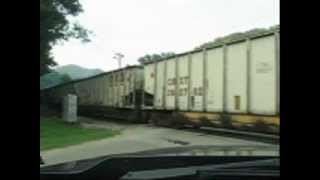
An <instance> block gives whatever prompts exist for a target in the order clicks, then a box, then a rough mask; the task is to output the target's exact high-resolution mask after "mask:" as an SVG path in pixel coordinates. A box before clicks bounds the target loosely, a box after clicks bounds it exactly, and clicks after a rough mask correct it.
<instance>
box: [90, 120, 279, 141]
mask: <svg viewBox="0 0 320 180" xmlns="http://www.w3.org/2000/svg"><path fill="white" fill-rule="evenodd" d="M94 117H100V118H103V119H113V120H123V121H126V118H124V117H123V116H117V115H106V114H104V115H100V114H99V115H98V114H96V115H95V116H94ZM155 126H161V125H155ZM164 127H168V126H164ZM168 128H173V127H170V126H169V127H168ZM179 129H181V130H186V131H191V132H198V133H199V132H200V133H205V134H212V135H219V136H226V137H232V138H238V139H245V140H250V141H257V142H263V143H268V144H276V145H277V144H279V142H280V136H279V135H274V134H265V133H257V132H250V131H243V130H234V129H226V128H215V127H206V126H202V127H200V128H194V127H192V126H188V125H186V126H184V127H182V128H179Z"/></svg>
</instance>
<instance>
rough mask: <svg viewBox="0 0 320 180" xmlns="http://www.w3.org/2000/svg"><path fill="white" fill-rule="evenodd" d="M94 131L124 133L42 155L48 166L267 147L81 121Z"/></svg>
mask: <svg viewBox="0 0 320 180" xmlns="http://www.w3.org/2000/svg"><path fill="white" fill-rule="evenodd" d="M81 121H82V124H83V126H86V127H90V128H111V129H119V130H121V131H122V133H121V134H120V135H118V136H115V137H113V138H109V139H103V140H98V141H91V142H87V143H82V144H79V145H74V146H69V147H66V148H61V149H53V150H49V151H44V152H41V155H42V156H43V159H44V161H45V162H46V164H56V163H61V162H67V161H72V160H79V159H87V158H93V157H97V156H103V155H110V154H119V153H131V152H138V151H143V150H152V149H159V148H165V147H177V146H191V145H267V144H264V143H258V142H253V141H246V140H242V139H235V138H230V137H221V136H215V135H209V134H204V133H195V132H189V131H183V130H175V129H170V128H163V127H152V126H149V125H128V124H117V123H111V122H99V121H92V120H90V119H87V118H82V119H81Z"/></svg>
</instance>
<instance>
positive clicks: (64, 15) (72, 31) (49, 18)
mask: <svg viewBox="0 0 320 180" xmlns="http://www.w3.org/2000/svg"><path fill="white" fill-rule="evenodd" d="M81 12H83V9H82V6H81V4H80V3H79V0H40V75H43V74H45V73H48V72H50V67H52V66H54V65H56V62H55V61H54V59H53V57H52V55H51V49H52V47H53V45H55V44H56V43H57V42H59V41H63V40H64V41H66V40H68V39H69V38H76V39H80V40H82V41H83V42H88V41H89V38H88V37H89V34H90V33H91V32H90V31H88V30H86V29H85V28H83V27H82V26H81V25H80V24H79V23H71V22H70V21H69V20H68V17H74V16H77V15H78V14H79V13H81Z"/></svg>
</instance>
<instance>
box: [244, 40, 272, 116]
mask: <svg viewBox="0 0 320 180" xmlns="http://www.w3.org/2000/svg"><path fill="white" fill-rule="evenodd" d="M274 54H275V38H274V36H270V37H267V38H259V39H255V40H252V42H251V61H252V63H251V64H252V68H251V81H252V83H251V98H250V99H251V102H250V103H251V106H250V107H251V112H252V113H256V114H266V115H273V114H276V104H275V102H276V87H275V82H276V70H277V68H276V62H275V55H274Z"/></svg>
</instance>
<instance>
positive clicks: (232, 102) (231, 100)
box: [225, 43, 247, 113]
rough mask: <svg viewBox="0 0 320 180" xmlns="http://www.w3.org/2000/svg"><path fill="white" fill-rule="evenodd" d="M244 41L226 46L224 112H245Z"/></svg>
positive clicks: (245, 60) (245, 70) (245, 58)
mask: <svg viewBox="0 0 320 180" xmlns="http://www.w3.org/2000/svg"><path fill="white" fill-rule="evenodd" d="M246 48H247V46H246V43H237V44H233V45H229V46H227V52H226V53H227V54H226V55H227V59H226V60H227V63H226V65H227V68H226V69H227V78H226V79H227V80H226V82H225V83H227V84H226V88H227V89H226V98H227V102H226V112H229V113H246V112H247V102H246V100H247V56H246Z"/></svg>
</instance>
